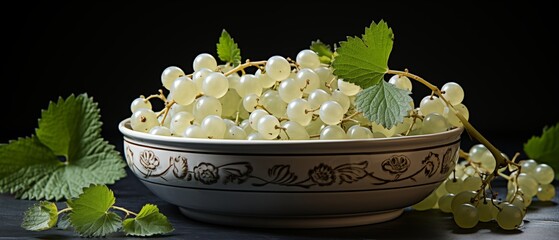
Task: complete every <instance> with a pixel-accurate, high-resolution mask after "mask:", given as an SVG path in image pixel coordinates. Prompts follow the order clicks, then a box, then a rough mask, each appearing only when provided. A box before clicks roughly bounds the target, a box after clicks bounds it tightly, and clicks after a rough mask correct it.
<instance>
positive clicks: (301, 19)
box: [0, 1, 559, 155]
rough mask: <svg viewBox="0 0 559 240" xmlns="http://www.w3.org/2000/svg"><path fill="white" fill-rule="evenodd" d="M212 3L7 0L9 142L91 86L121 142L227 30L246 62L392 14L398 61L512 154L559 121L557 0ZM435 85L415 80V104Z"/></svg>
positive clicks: (110, 131)
mask: <svg viewBox="0 0 559 240" xmlns="http://www.w3.org/2000/svg"><path fill="white" fill-rule="evenodd" d="M207 2H208V3H209V4H207V5H202V6H194V5H192V4H189V3H188V2H186V1H185V2H183V3H180V2H161V1H157V2H155V1H153V2H150V3H149V4H138V3H134V4H122V5H115V4H108V3H93V4H87V3H82V2H80V4H81V6H79V7H78V6H74V5H61V4H51V3H48V4H46V3H41V4H31V3H27V4H23V3H15V4H16V5H15V7H7V6H3V7H2V8H1V14H0V15H1V24H2V30H1V36H2V41H3V43H2V45H1V46H2V52H1V54H0V56H1V57H2V64H1V65H0V67H1V76H0V79H1V83H0V89H1V94H2V95H1V96H2V98H3V104H2V113H1V114H0V116H1V117H0V119H1V120H0V143H5V142H8V141H9V140H10V139H15V138H17V137H22V136H28V135H31V134H32V133H33V132H34V129H35V127H36V126H37V119H38V118H39V117H40V113H41V109H44V108H46V107H47V106H48V102H49V101H51V100H56V99H57V98H58V97H59V96H63V97H67V96H68V95H70V94H72V93H75V94H79V93H84V92H86V93H88V94H89V95H90V96H93V97H94V99H95V100H96V101H97V102H98V103H99V106H100V108H101V114H102V120H103V122H104V125H103V134H104V136H105V137H106V138H107V139H108V140H109V141H111V142H113V143H115V144H116V143H120V137H121V135H120V133H119V132H118V129H117V125H118V123H119V122H120V121H121V120H123V119H124V118H126V117H128V116H129V115H130V114H131V113H130V110H129V105H130V102H131V101H132V100H133V99H134V98H135V97H137V96H139V95H141V94H143V95H149V94H151V93H156V92H157V89H159V88H161V82H160V74H161V72H162V71H163V69H164V68H165V67H167V66H170V65H177V66H180V67H181V68H183V69H184V70H185V71H187V72H191V71H192V60H193V59H194V57H195V56H196V55H197V54H199V53H202V52H208V53H212V54H216V49H215V44H216V42H217V40H218V37H219V35H220V33H221V30H222V29H226V30H227V31H228V32H229V33H230V34H231V35H232V36H233V37H234V39H235V41H236V42H238V44H239V46H240V48H241V51H242V56H243V58H244V59H246V58H250V59H252V60H265V59H267V58H268V57H270V56H272V55H275V54H280V55H283V56H290V57H292V58H294V57H295V56H296V54H297V52H298V51H300V50H301V49H305V48H308V46H309V44H310V42H311V41H313V40H316V39H320V40H322V41H323V42H326V43H337V42H339V41H342V40H345V38H346V36H355V35H360V34H362V33H363V31H364V28H365V27H366V26H368V25H369V24H370V23H371V21H379V20H381V19H384V20H386V21H387V22H388V24H389V26H391V27H392V28H393V30H394V33H395V37H396V38H395V43H394V48H393V51H392V54H391V56H390V60H389V67H390V68H391V69H398V70H403V69H404V68H408V69H409V70H410V71H411V72H412V73H415V74H417V75H420V76H422V77H424V78H426V79H427V80H428V81H431V82H432V83H434V84H436V85H438V86H442V85H443V84H444V83H445V82H448V81H455V82H458V83H460V84H461V85H462V87H463V88H464V90H465V92H466V97H465V100H464V103H465V104H466V105H467V106H468V108H469V110H470V120H471V122H472V123H473V124H474V126H476V127H477V128H478V129H479V130H480V131H481V132H482V133H484V134H486V135H487V136H488V137H489V139H490V140H494V141H496V142H497V143H498V144H501V145H506V146H504V148H505V149H507V153H508V154H511V155H512V154H514V152H513V151H521V150H522V144H523V143H524V142H525V141H526V140H527V139H528V138H529V137H530V136H532V135H533V134H541V130H542V128H543V127H544V126H546V125H553V124H555V123H556V122H558V120H559V115H558V112H559V111H558V108H557V106H556V104H557V102H558V101H557V90H558V84H557V81H558V80H559V79H558V78H557V76H556V75H555V70H556V69H557V66H559V65H558V60H557V59H558V56H557V55H558V47H557V43H558V41H557V37H556V35H557V30H558V28H557V24H556V23H557V22H558V20H559V19H558V15H557V12H556V9H555V8H553V7H552V6H551V5H548V4H542V3H534V2H533V1H528V2H523V4H521V5H511V4H510V3H507V2H503V3H491V4H458V3H454V2H453V3H452V6H451V5H446V4H434V3H421V4H417V3H416V4H409V3H401V2H400V3H395V2H393V1H390V2H391V3H384V2H379V1H371V3H369V4H370V5H371V6H363V5H360V4H358V3H350V2H347V1H343V2H342V1H340V2H338V3H336V4H334V5H330V4H326V3H316V4H308V5H305V4H302V3H299V2H274V4H273V6H266V5H267V4H266V3H264V1H260V2H248V3H241V2H239V3H236V4H235V5H233V4H231V5H224V4H220V3H215V2H210V1H207ZM198 3H199V2H198ZM202 4H204V3H202ZM280 4H281V5H280ZM342 5H343V6H342ZM428 93H429V92H428V91H427V88H425V87H423V86H420V85H419V84H417V83H414V94H413V97H414V99H416V101H419V100H420V99H421V98H422V97H423V96H424V95H426V94H428ZM465 140H466V141H468V139H467V138H465ZM119 145H120V144H119Z"/></svg>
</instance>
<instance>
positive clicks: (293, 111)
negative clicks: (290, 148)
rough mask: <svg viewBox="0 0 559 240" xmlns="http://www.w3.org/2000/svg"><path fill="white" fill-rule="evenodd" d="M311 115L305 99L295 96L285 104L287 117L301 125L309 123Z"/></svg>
mask: <svg viewBox="0 0 559 240" xmlns="http://www.w3.org/2000/svg"><path fill="white" fill-rule="evenodd" d="M312 116H313V114H312V111H311V108H310V105H309V103H308V102H307V100H305V99H301V98H297V99H294V100H293V101H291V102H290V103H289V104H288V105H287V117H288V118H289V120H291V121H294V122H297V123H299V124H301V126H307V125H309V123H310V122H311V120H312Z"/></svg>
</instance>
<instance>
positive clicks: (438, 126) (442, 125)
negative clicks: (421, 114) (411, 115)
mask: <svg viewBox="0 0 559 240" xmlns="http://www.w3.org/2000/svg"><path fill="white" fill-rule="evenodd" d="M446 130H448V121H447V120H446V118H445V117H443V116H442V115H441V114H438V113H434V112H433V113H429V114H427V116H425V118H424V119H423V127H422V131H423V133H425V134H429V133H439V132H444V131H446Z"/></svg>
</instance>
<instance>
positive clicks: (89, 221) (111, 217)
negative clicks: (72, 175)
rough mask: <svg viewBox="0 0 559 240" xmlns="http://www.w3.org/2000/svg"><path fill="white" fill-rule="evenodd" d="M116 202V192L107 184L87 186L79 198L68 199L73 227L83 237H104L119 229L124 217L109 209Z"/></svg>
mask: <svg viewBox="0 0 559 240" xmlns="http://www.w3.org/2000/svg"><path fill="white" fill-rule="evenodd" d="M114 203H115V197H114V194H113V192H112V191H111V190H110V189H109V188H108V187H107V186H105V185H93V186H91V187H88V188H85V189H84V191H83V193H82V194H81V195H80V196H79V197H78V198H76V199H73V200H72V201H68V205H69V206H70V207H71V208H72V213H70V223H71V225H72V227H73V228H74V230H75V231H76V232H78V233H79V234H80V235H81V236H83V237H103V236H106V235H107V234H109V233H113V232H116V231H118V229H119V228H120V227H121V225H122V219H121V218H120V216H118V215H117V214H116V213H114V212H112V211H109V209H110V208H111V207H112V206H113V204H114Z"/></svg>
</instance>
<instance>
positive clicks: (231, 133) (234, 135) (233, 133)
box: [223, 126, 247, 140]
mask: <svg viewBox="0 0 559 240" xmlns="http://www.w3.org/2000/svg"><path fill="white" fill-rule="evenodd" d="M223 138H225V139H237V140H244V139H247V134H246V132H245V130H243V129H242V128H241V127H239V126H229V128H227V130H226V131H225V136H224V137H223Z"/></svg>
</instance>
